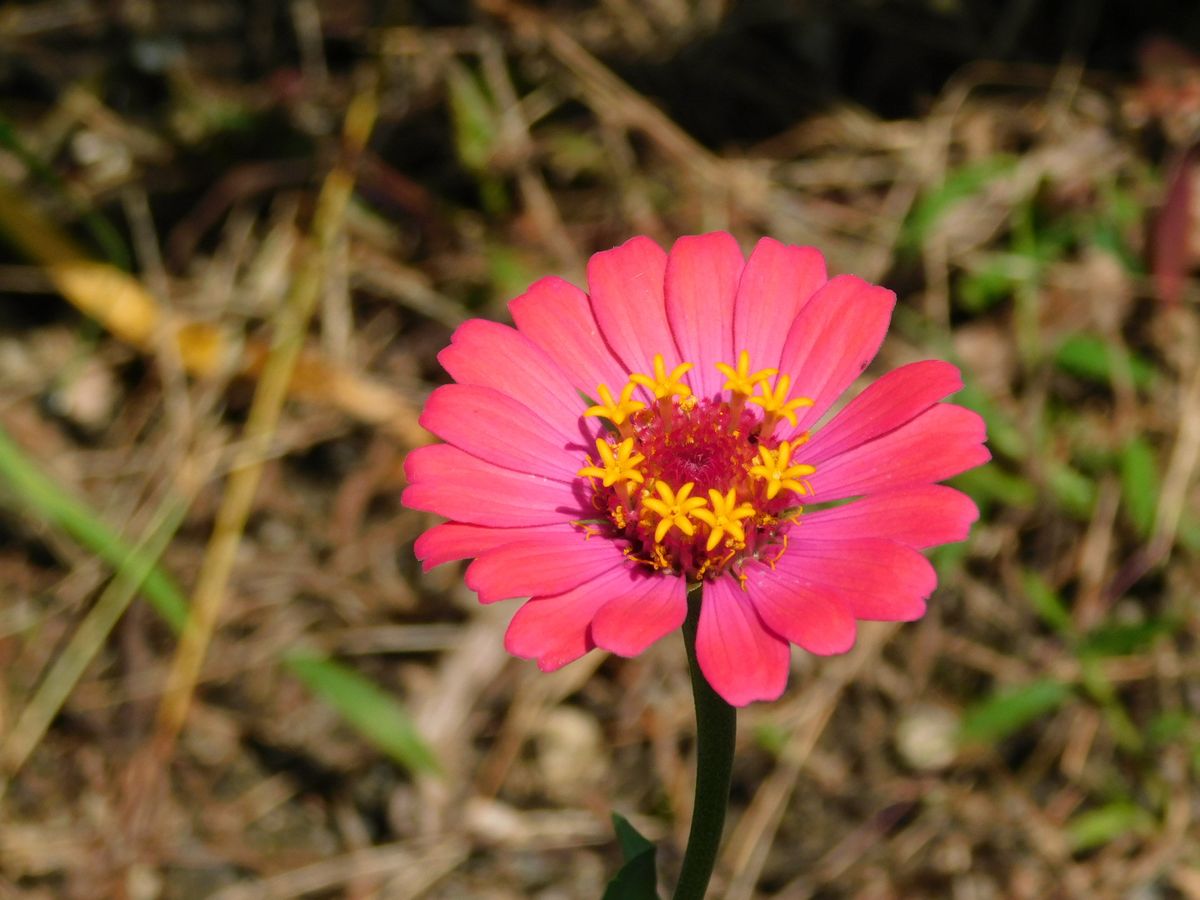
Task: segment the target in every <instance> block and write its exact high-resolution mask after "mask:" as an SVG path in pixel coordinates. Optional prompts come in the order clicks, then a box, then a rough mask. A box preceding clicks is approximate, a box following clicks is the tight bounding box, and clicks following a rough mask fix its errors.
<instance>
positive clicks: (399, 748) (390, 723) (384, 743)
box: [283, 650, 440, 772]
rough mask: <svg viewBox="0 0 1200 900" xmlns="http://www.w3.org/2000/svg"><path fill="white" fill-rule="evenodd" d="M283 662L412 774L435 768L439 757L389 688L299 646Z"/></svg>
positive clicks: (437, 767) (315, 692)
mask: <svg viewBox="0 0 1200 900" xmlns="http://www.w3.org/2000/svg"><path fill="white" fill-rule="evenodd" d="M283 662H284V665H285V666H287V668H288V669H289V670H291V672H292V674H294V675H295V676H296V677H297V678H299V679H300V680H301V681H302V682H304V684H305V686H306V687H307V688H308V689H309V690H310V691H312V692H313V693H314V694H316V695H317V696H318V697H320V698H321V699H322V700H324V701H325V702H326V703H328V704H329V705H330V706H332V707H333V708H334V709H336V710H337V711H338V713H340V714H341V716H342V718H344V719H345V720H346V721H347V722H348V723H349V724H350V725H352V726H353V727H354V728H355V729H356V730H357V731H358V732H359V733H360V734H362V735H363V736H364V737H365V738H367V740H369V741H370V742H371V743H373V744H374V745H375V746H376V747H378V748H379V749H380V750H382V751H383V752H384V753H386V754H388V755H389V756H390V757H392V759H394V760H396V762H398V763H400V765H402V766H404V767H405V768H407V769H409V770H410V771H413V772H437V771H438V770H439V768H440V767H439V766H438V762H437V758H436V757H435V756H434V754H433V751H432V750H431V749H430V748H429V746H428V745H427V744H426V743H425V741H424V740H423V739H422V737H421V735H420V733H419V732H418V731H417V728H416V726H415V725H414V724H413V721H412V718H411V717H410V716H409V715H408V712H407V710H405V708H404V707H403V706H402V705H401V704H400V703H399V702H398V701H397V700H396V698H395V697H393V696H392V695H391V694H389V693H388V692H387V691H385V690H383V689H382V688H380V687H379V686H378V685H376V684H375V683H374V682H372V681H370V680H369V679H367V678H364V677H363V676H362V675H360V674H358V672H355V671H354V670H353V669H349V668H347V667H346V666H343V665H342V664H341V663H338V662H336V661H335V660H332V659H328V658H326V657H324V656H319V655H317V654H316V653H313V652H311V651H304V650H297V651H295V652H292V653H289V654H288V655H287V656H285V657H284V660H283Z"/></svg>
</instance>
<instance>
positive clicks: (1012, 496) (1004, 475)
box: [953, 464, 1038, 509]
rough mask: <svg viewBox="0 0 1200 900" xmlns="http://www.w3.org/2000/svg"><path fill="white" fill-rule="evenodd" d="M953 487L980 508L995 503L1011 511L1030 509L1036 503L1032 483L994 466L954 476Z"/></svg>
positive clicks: (982, 467)
mask: <svg viewBox="0 0 1200 900" xmlns="http://www.w3.org/2000/svg"><path fill="white" fill-rule="evenodd" d="M953 485H954V486H955V487H957V488H959V489H960V490H963V491H966V492H967V493H968V494H969V495H970V496H971V499H972V500H974V501H975V502H976V503H978V504H979V505H980V506H985V505H987V503H988V502H989V501H995V502H997V503H1002V504H1004V505H1005V506H1011V507H1012V508H1013V509H1032V508H1033V506H1034V505H1035V504H1036V503H1037V496H1038V492H1037V488H1036V487H1034V486H1033V484H1032V482H1030V481H1027V480H1026V479H1024V478H1022V477H1021V476H1020V475H1013V474H1012V473H1011V472H1005V471H1004V470H1003V469H1001V468H1000V467H999V466H997V465H994V464H993V465H990V466H980V467H979V468H977V469H971V470H970V471H967V472H963V473H962V474H961V475H956V476H955V477H954V481H953Z"/></svg>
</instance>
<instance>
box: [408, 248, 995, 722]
mask: <svg viewBox="0 0 1200 900" xmlns="http://www.w3.org/2000/svg"><path fill="white" fill-rule="evenodd" d="M588 286H589V293H586V294H585V293H584V292H583V291H581V290H579V289H577V288H575V287H573V286H571V285H569V284H568V283H566V282H565V281H562V280H561V279H557V278H546V279H543V280H541V281H539V282H537V283H536V284H534V285H533V286H532V287H531V288H530V289H529V290H528V291H527V292H526V293H525V294H524V295H522V296H521V297H518V298H517V299H516V300H514V301H513V302H512V304H511V306H510V309H511V311H512V314H513V319H514V320H515V323H516V327H515V328H509V327H507V326H504V325H499V324H496V323H492V322H485V321H480V320H473V321H470V322H467V323H466V324H464V325H463V326H461V327H460V328H459V329H458V331H456V332H455V334H454V336H453V338H452V342H451V344H450V346H449V347H447V348H446V349H445V350H443V351H442V353H441V354H440V356H439V359H440V360H441V362H442V364H443V365H444V366H445V368H446V370H447V371H448V372H449V373H450V375H451V376H452V377H453V378H454V380H455V381H456V382H457V383H456V384H451V385H447V386H445V387H441V388H438V389H437V390H436V391H434V392H433V395H432V396H431V397H430V400H429V403H428V405H427V406H426V409H425V412H424V414H423V416H422V419H421V421H422V423H423V424H424V425H425V427H427V428H428V429H429V430H430V431H432V432H434V433H435V434H436V435H438V436H439V437H441V438H442V439H443V440H444V441H446V443H445V444H442V445H435V446H431V447H424V448H421V449H419V450H416V451H414V452H413V453H411V454H410V455H409V457H408V460H407V462H406V472H407V475H408V479H409V487H408V488H407V489H406V491H405V494H404V502H405V503H406V504H407V505H408V506H410V507H412V508H415V509H422V510H428V511H430V512H434V513H438V514H440V515H442V516H445V517H446V518H447V519H449V520H450V521H448V522H446V523H443V524H441V525H437V526H435V527H433V528H432V529H430V530H429V531H428V532H426V533H425V534H424V535H422V537H421V538H420V539H419V540H418V542H417V548H416V549H417V555H418V556H419V557H420V558H421V559H422V561H423V562H424V564H425V565H426V566H427V567H429V566H433V565H438V564H440V563H444V562H447V561H450V560H454V559H464V558H469V557H474V558H475V559H474V562H472V563H471V565H470V566H469V567H468V569H467V584H468V585H469V586H470V587H471V588H472V589H474V590H476V591H477V592H478V593H479V597H480V600H481V601H483V602H485V603H490V602H492V601H495V600H500V599H504V598H508V597H530V598H531V599H530V600H529V601H528V602H527V603H525V604H524V605H523V606H522V607H521V608H520V609H519V610H518V611H517V613H516V615H515V616H514V618H513V620H512V623H511V624H510V626H509V630H508V634H507V637H506V646H507V647H508V649H509V650H510V652H512V653H514V654H516V655H518V656H523V657H531V658H536V659H537V660H538V664H539V665H540V666H541V667H542V668H543V669H554V668H558V667H559V666H562V665H564V664H566V663H568V662H570V661H571V660H573V659H576V658H577V657H579V656H581V655H582V654H584V653H586V652H587V651H588V650H591V649H593V648H595V647H600V648H604V649H607V650H610V651H612V652H615V653H619V654H622V655H633V654H636V653H639V652H641V651H642V650H643V649H645V648H646V647H647V646H649V645H650V644H651V643H653V642H654V641H655V640H657V639H658V638H660V637H662V636H664V635H666V634H668V633H669V632H671V631H673V630H675V629H676V628H678V627H679V626H680V625H681V624H682V622H683V620H684V617H685V615H686V612H687V590H688V587H689V586H691V585H695V584H702V585H703V595H702V597H703V599H702V606H701V610H700V622H699V631H698V635H697V642H696V652H697V657H698V659H699V663H700V666H701V669H702V670H703V671H704V674H705V677H706V678H707V680H708V681H709V683H710V684H712V686H713V687H714V688H715V689H716V691H717V692H718V693H720V694H721V695H722V696H723V697H724V698H725V699H726V700H728V701H729V702H730V703H733V704H736V705H743V704H746V703H749V702H751V701H753V700H759V699H771V698H774V697H777V696H779V694H780V693H781V692H782V691H783V688H784V686H785V684H786V682H787V672H788V660H789V644H792V643H794V644H798V645H799V646H801V647H803V648H805V649H806V650H809V651H811V652H813V653H819V654H829V653H839V652H842V651H845V650H847V649H849V648H850V646H851V645H852V644H853V642H854V637H855V623H856V621H857V620H864V619H877V620H911V619H915V618H918V617H919V616H920V615H921V614H922V613H923V612H924V608H925V599H926V598H927V597H928V596H929V595H930V593H931V592H932V591H933V588H934V587H935V584H936V578H935V576H934V572H933V568H932V567H931V566H930V564H929V563H928V561H927V560H926V559H925V558H924V557H923V556H922V555H921V554H920V552H919V550H920V549H921V548H924V547H928V546H932V545H935V544H941V543H945V542H947V541H955V540H961V539H962V538H963V537H965V536H966V534H967V530H968V528H969V527H970V524H971V523H972V522H973V521H974V520H975V519H976V518H977V516H978V512H977V511H976V509H975V507H974V505H973V504H972V503H971V501H970V500H969V499H968V498H967V497H965V496H964V495H962V494H961V493H959V492H958V491H955V490H953V489H951V488H948V487H944V486H941V485H938V484H935V482H937V481H940V480H942V479H944V478H948V477H950V476H952V475H955V474H957V473H959V472H962V471H964V470H966V469H969V468H971V467H973V466H977V465H979V464H981V463H983V462H985V461H986V460H987V459H988V458H989V454H988V451H987V450H986V448H984V446H983V441H984V438H985V434H984V428H983V423H982V421H981V420H980V419H979V417H978V416H977V415H976V414H975V413H973V412H971V411H969V410H967V409H964V408H962V407H960V406H955V405H952V404H948V403H942V402H940V401H942V400H943V399H944V398H945V397H946V396H948V395H949V394H952V393H954V392H955V391H957V390H958V389H959V388H961V386H962V383H961V381H960V379H959V374H958V370H957V369H956V368H955V367H954V366H952V365H950V364H948V363H944V362H938V361H934V360H930V361H925V362H918V363H912V364H910V365H907V366H902V367H901V368H899V369H896V370H894V371H892V372H890V373H888V374H887V375H884V376H883V377H881V378H879V379H878V380H877V381H875V382H874V383H873V384H871V385H870V386H868V387H867V388H866V389H865V390H863V391H862V393H860V394H859V395H858V396H857V397H855V398H854V399H853V400H851V401H850V402H849V403H848V404H846V405H845V407H844V408H842V409H841V410H840V411H839V412H838V413H837V414H836V415H833V416H832V417H828V421H824V422H823V419H824V418H826V414H827V413H828V412H829V411H830V409H831V407H832V406H833V404H834V402H835V401H836V400H837V399H838V398H839V397H840V395H841V394H842V393H843V392H844V391H845V390H846V389H847V388H848V387H849V386H850V385H851V383H852V382H853V381H854V380H855V379H856V378H858V377H859V376H860V375H861V374H862V372H863V370H864V369H865V368H866V366H867V365H868V363H870V361H871V359H872V358H873V357H874V355H875V353H876V351H877V350H878V348H879V345H880V343H881V342H882V340H883V336H884V334H885V332H886V331H887V327H888V322H889V320H890V317H891V312H892V308H893V306H894V303H895V297H894V295H893V294H892V293H891V292H890V291H887V290H885V289H883V288H880V287H877V286H874V285H871V284H868V283H867V282H865V281H862V280H861V279H858V278H855V277H853V276H838V277H835V278H832V279H829V278H827V277H826V274H825V264H824V260H823V259H822V258H821V255H820V254H819V253H818V252H816V251H815V250H813V249H812V248H804V247H791V246H785V245H783V244H780V243H778V242H777V241H774V240H772V239H770V238H764V239H763V240H761V241H760V242H759V243H758V245H757V246H756V247H755V249H754V252H753V253H752V254H751V255H750V257H749V258H748V259H746V258H745V257H743V255H742V252H741V250H740V249H739V247H738V245H737V243H736V242H735V241H734V239H733V238H732V237H731V236H729V235H728V234H724V233H715V234H707V235H700V236H696V237H685V238H681V239H679V241H677V242H676V243H675V245H674V246H673V247H672V248H671V251H670V253H669V254H667V253H665V252H664V251H663V250H662V249H661V248H659V247H658V245H657V244H655V243H654V242H653V241H650V240H649V239H647V238H634V239H633V240H631V241H629V242H627V243H625V244H623V245H622V246H620V247H617V248H616V249H614V250H609V251H607V252H604V253H599V254H596V255H595V256H593V257H592V259H591V261H590V262H589V264H588ZM610 386H619V392H618V393H617V394H616V395H614V393H613V391H612V390H610ZM588 397H594V398H597V401H598V402H596V403H592V402H591V401H589V400H585V399H583V398H588ZM822 422H823V423H822ZM846 500H850V501H852V502H848V503H837V504H836V505H834V504H835V501H846Z"/></svg>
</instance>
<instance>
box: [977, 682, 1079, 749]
mask: <svg viewBox="0 0 1200 900" xmlns="http://www.w3.org/2000/svg"><path fill="white" fill-rule="evenodd" d="M1070 696H1071V687H1070V685H1067V684H1064V683H1063V682H1061V681H1051V680H1049V679H1045V680H1042V681H1034V682H1032V683H1030V684H1026V685H1022V686H1020V687H1017V688H1011V689H1009V690H1006V691H1000V692H998V693H996V694H993V695H992V696H991V697H989V698H987V699H986V700H984V701H982V702H980V703H976V704H974V705H973V706H971V707H969V708H968V709H967V711H966V713H965V714H964V716H963V720H962V726H961V728H960V731H959V738H960V740H962V741H963V742H965V743H980V744H994V743H996V742H997V741H1000V740H1003V739H1004V738H1006V737H1008V736H1009V735H1010V734H1012V733H1013V732H1016V731H1019V730H1020V729H1022V728H1024V727H1025V726H1026V725H1029V724H1031V723H1032V722H1034V721H1036V720H1037V719H1040V718H1041V717H1042V716H1044V715H1046V714H1048V713H1051V712H1053V711H1054V710H1056V709H1058V708H1059V707H1060V706H1062V704H1063V703H1065V702H1066V700H1067V698H1068V697H1070Z"/></svg>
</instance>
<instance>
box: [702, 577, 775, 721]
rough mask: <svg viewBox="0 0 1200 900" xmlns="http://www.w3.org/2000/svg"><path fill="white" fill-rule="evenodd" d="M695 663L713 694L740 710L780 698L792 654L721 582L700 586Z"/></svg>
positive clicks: (729, 583)
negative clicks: (756, 702) (752, 703)
mask: <svg viewBox="0 0 1200 900" xmlns="http://www.w3.org/2000/svg"><path fill="white" fill-rule="evenodd" d="M696 659H697V661H698V662H699V663H700V671H701V672H703V673H704V677H705V679H707V681H708V683H709V684H710V685H712V688H713V690H714V691H716V692H717V693H718V694H720V695H721V696H722V697H724V698H725V700H726V701H727V702H729V703H732V704H733V705H734V706H745V705H746V704H747V703H750V702H752V701H754V700H774V699H776V698H777V697H779V695H780V694H782V693H783V689H784V688H785V687H786V686H787V678H788V665H789V662H790V660H791V650H790V648H789V647H788V644H787V641H785V640H784V639H783V638H781V637H780V636H779V635H777V634H776V633H775V632H773V631H771V630H770V629H769V628H767V626H766V625H765V624H764V623H763V621H762V619H761V618H760V617H759V615H758V613H757V612H756V611H755V608H754V602H753V601H752V600H751V599H750V595H749V594H747V593H746V592H744V591H743V590H742V589H741V588H740V587H739V586H738V583H737V582H736V581H734V579H733V578H728V577H722V578H716V579H713V580H712V581H706V582H705V583H704V598H703V600H702V602H701V604H700V627H699V630H698V631H697V634H696Z"/></svg>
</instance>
